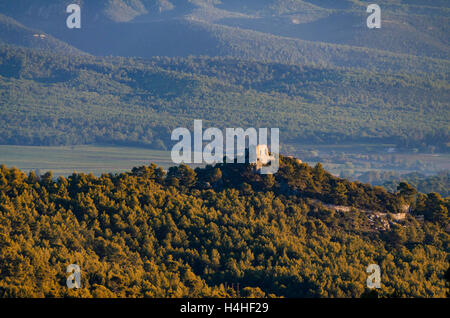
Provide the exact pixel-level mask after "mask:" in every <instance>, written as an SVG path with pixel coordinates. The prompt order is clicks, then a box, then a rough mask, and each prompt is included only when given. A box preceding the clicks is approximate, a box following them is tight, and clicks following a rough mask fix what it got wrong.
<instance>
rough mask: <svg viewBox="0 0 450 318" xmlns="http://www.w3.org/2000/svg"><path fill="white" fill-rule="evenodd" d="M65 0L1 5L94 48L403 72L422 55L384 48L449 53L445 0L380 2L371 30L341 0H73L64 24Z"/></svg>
mask: <svg viewBox="0 0 450 318" xmlns="http://www.w3.org/2000/svg"><path fill="white" fill-rule="evenodd" d="M70 2H73V1H63V0H61V1H45V0H35V1H30V0H25V1H7V2H3V3H2V4H0V12H2V13H4V14H6V15H10V16H12V17H14V18H15V19H17V20H18V21H20V22H21V23H23V24H25V25H27V26H32V27H35V28H38V29H42V30H44V31H45V32H47V33H49V34H52V35H54V36H56V37H57V38H59V39H61V40H63V41H65V42H68V43H70V44H71V45H73V46H75V47H77V48H79V49H81V50H83V51H86V52H89V53H92V54H96V55H121V56H141V57H151V56H155V55H161V56H187V55H214V56H216V55H218V56H227V55H231V56H234V57H238V58H251V59H258V60H272V61H279V62H293V63H320V64H326V65H335V66H345V67H366V66H367V65H369V68H370V67H371V66H370V65H372V66H373V67H376V68H377V69H381V68H383V69H394V70H400V69H404V70H411V71H415V70H417V69H418V70H423V68H422V66H421V64H422V63H426V62H422V61H418V62H414V63H412V64H414V66H412V67H411V66H408V67H404V66H400V65H398V64H399V63H397V62H392V60H395V59H396V57H395V56H392V55H390V54H389V53H388V52H393V53H401V54H408V55H416V56H423V57H433V58H439V59H448V58H449V56H450V55H449V54H450V51H449V38H448V26H449V18H448V17H449V13H450V8H449V6H448V4H447V3H446V2H445V1H425V0H422V1H413V2H411V1H408V2H406V1H400V0H398V1H379V4H380V6H381V7H382V19H383V20H382V21H383V22H382V28H381V29H379V30H369V29H368V28H367V27H366V25H365V24H366V18H367V16H368V14H367V13H366V5H367V3H364V2H361V1H349V0H348V1H347V0H342V1H328V0H310V1H293V0H277V1H276V0H249V1H237V0H229V1H225V0H224V1H207V0H195V1H194V0H192V1H187V0H183V1H182V0H170V1H168V0H133V1H131V0H129V1H126V0H117V1H110V0H99V1H78V3H80V4H81V7H82V28H81V29H80V30H69V29H67V28H66V27H65V20H66V17H67V16H68V14H67V13H66V12H65V7H66V5H67V4H68V3H70ZM363 48H365V49H363ZM386 60H389V62H388V64H386V65H385V63H386ZM424 61H426V60H424ZM400 64H401V63H400ZM416 64H417V68H416V66H415V65H416Z"/></svg>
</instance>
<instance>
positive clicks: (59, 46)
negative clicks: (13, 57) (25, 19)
mask: <svg viewBox="0 0 450 318" xmlns="http://www.w3.org/2000/svg"><path fill="white" fill-rule="evenodd" d="M0 43H3V44H14V45H19V46H24V47H28V48H34V49H43V50H50V51H53V52H60V53H65V54H81V53H82V52H81V51H80V50H78V49H76V48H74V47H72V46H70V45H68V44H67V43H64V42H62V41H60V40H58V39H56V38H55V37H53V36H52V35H50V34H47V33H45V32H42V31H40V30H36V29H31V28H29V27H26V26H24V25H22V24H21V23H19V22H17V21H15V20H14V19H12V18H10V17H7V16H5V15H3V14H0Z"/></svg>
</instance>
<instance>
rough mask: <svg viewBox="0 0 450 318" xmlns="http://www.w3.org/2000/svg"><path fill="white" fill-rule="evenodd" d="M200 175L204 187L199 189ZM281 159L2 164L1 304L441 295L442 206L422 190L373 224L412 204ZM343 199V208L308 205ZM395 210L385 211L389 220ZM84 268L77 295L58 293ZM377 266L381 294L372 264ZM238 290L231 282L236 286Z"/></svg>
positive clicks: (404, 195)
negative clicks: (252, 163)
mask: <svg viewBox="0 0 450 318" xmlns="http://www.w3.org/2000/svg"><path fill="white" fill-rule="evenodd" d="M205 181H208V185H207V186H206V187H205V184H206V183H205ZM412 190H413V189H412V188H410V187H408V186H405V187H404V188H403V190H401V191H400V192H399V194H396V195H393V194H390V193H387V192H386V191H385V190H383V189H382V188H376V187H370V186H368V185H362V184H359V183H352V182H348V181H345V180H342V179H337V178H334V177H332V176H330V175H329V174H328V173H326V172H325V171H323V169H321V167H320V165H317V166H316V167H315V168H311V167H308V166H306V165H303V164H298V163H296V161H295V160H294V159H289V158H284V157H282V158H281V167H280V172H279V174H276V175H275V176H273V175H265V176H260V175H257V174H255V173H254V172H253V171H252V169H251V167H249V166H246V165H237V164H228V165H219V166H216V167H207V168H206V169H196V171H193V170H191V169H189V168H188V167H186V166H180V167H176V168H171V169H170V170H169V172H168V174H167V175H165V173H164V172H163V171H162V170H161V169H159V168H157V167H156V166H155V165H151V166H149V167H139V168H134V169H133V170H132V171H131V172H126V173H121V174H118V175H112V174H110V175H107V174H104V175H102V176H101V177H95V176H93V175H92V174H89V175H85V174H76V173H74V174H73V175H71V176H70V177H68V178H64V177H60V178H58V179H57V180H54V179H53V178H52V175H51V173H46V174H45V175H43V176H36V175H35V174H34V173H30V174H29V175H28V176H27V175H25V174H24V173H23V172H21V171H19V170H17V169H15V168H11V169H8V168H6V167H5V166H1V167H0V260H1V262H0V296H1V297H63V296H72V297H182V296H190V297H205V296H206V297H230V296H231V297H236V296H244V297H246V296H250V297H261V296H271V297H365V296H368V295H371V296H374V294H377V295H378V296H381V297H399V296H402V297H444V296H445V292H446V286H445V279H444V273H445V271H446V269H447V267H448V262H447V259H446V258H447V255H448V248H449V246H448V244H449V234H448V233H446V232H445V231H444V230H443V228H444V226H445V224H446V223H448V214H445V213H444V212H445V211H446V210H445V209H448V207H449V200H448V198H447V199H443V198H441V197H440V196H439V195H436V194H429V195H427V196H424V195H423V196H419V197H418V199H417V201H416V203H414V205H413V213H420V214H424V215H425V220H424V222H418V221H417V220H416V219H415V217H413V216H409V215H408V216H407V217H406V219H405V220H403V221H394V220H393V219H390V218H389V216H388V218H387V219H385V220H384V221H385V222H387V223H388V224H389V227H384V228H383V229H381V230H379V229H378V227H377V226H378V225H377V224H375V223H376V222H375V223H373V222H374V221H373V218H372V217H371V215H372V214H371V213H369V212H367V211H363V210H360V208H358V206H359V205H367V204H378V205H379V206H378V208H379V209H382V210H383V211H384V212H387V210H386V209H387V205H386V204H387V203H388V202H389V201H391V202H399V203H401V202H405V201H409V202H411V198H412V197H411V194H413V193H414V192H413V191H412ZM313 193H316V194H320V195H322V198H323V199H327V200H328V201H331V202H335V203H338V201H335V200H342V199H343V198H350V197H352V198H351V200H350V201H347V202H346V204H351V205H353V206H354V208H353V209H352V210H349V211H347V212H342V211H338V210H335V209H334V208H330V207H328V206H325V205H324V204H321V203H320V202H318V201H311V200H310V196H311V195H312V194H313ZM389 215H390V214H389ZM69 264H77V265H79V266H80V268H81V273H82V276H81V289H79V290H73V289H72V290H71V289H68V288H67V287H66V285H65V283H66V278H67V276H66V275H67V274H66V267H67V266H68V265H69ZM369 264H378V265H379V266H380V267H381V272H382V276H381V289H379V290H377V291H376V292H373V291H370V290H369V289H367V287H366V280H367V273H366V268H367V266H368V265H369ZM238 284H239V287H237V286H238Z"/></svg>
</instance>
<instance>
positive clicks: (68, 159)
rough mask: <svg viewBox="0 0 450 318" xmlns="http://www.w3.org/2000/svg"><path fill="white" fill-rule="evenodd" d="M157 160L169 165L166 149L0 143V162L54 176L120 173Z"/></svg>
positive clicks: (158, 162) (162, 164) (163, 165)
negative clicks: (82, 173) (7, 144)
mask: <svg viewBox="0 0 450 318" xmlns="http://www.w3.org/2000/svg"><path fill="white" fill-rule="evenodd" d="M151 162H154V163H156V164H157V165H159V166H162V167H164V168H167V167H170V166H171V165H172V162H171V159H170V152H169V151H159V150H151V149H145V148H133V147H116V146H101V145H82V146H64V147H37V146H6V145H0V164H5V165H6V166H8V167H12V166H16V167H17V168H19V169H21V170H24V171H32V170H33V171H34V170H36V169H39V170H40V172H41V173H44V172H45V171H48V170H52V171H53V173H54V175H56V176H60V175H65V176H66V175H70V174H72V172H74V171H77V172H85V173H88V172H92V173H93V174H94V175H101V174H102V173H110V172H112V173H114V172H123V171H125V170H129V169H131V168H133V167H136V166H142V165H149V164H150V163H151Z"/></svg>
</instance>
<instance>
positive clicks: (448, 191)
mask: <svg viewBox="0 0 450 318" xmlns="http://www.w3.org/2000/svg"><path fill="white" fill-rule="evenodd" d="M358 180H360V181H363V182H367V183H370V184H372V185H380V186H383V187H384V188H386V189H387V190H388V191H390V192H394V191H395V190H396V189H397V186H398V184H399V183H400V182H407V183H409V184H410V185H412V186H413V187H414V188H416V189H417V191H419V192H422V193H430V192H437V193H439V194H440V195H442V196H443V197H448V196H450V172H448V171H443V172H440V173H438V174H437V175H434V176H426V175H423V174H421V173H417V172H413V173H407V174H403V175H400V174H398V173H395V172H381V173H380V172H374V171H369V172H367V173H365V174H363V175H362V176H360V177H359V178H358Z"/></svg>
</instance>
